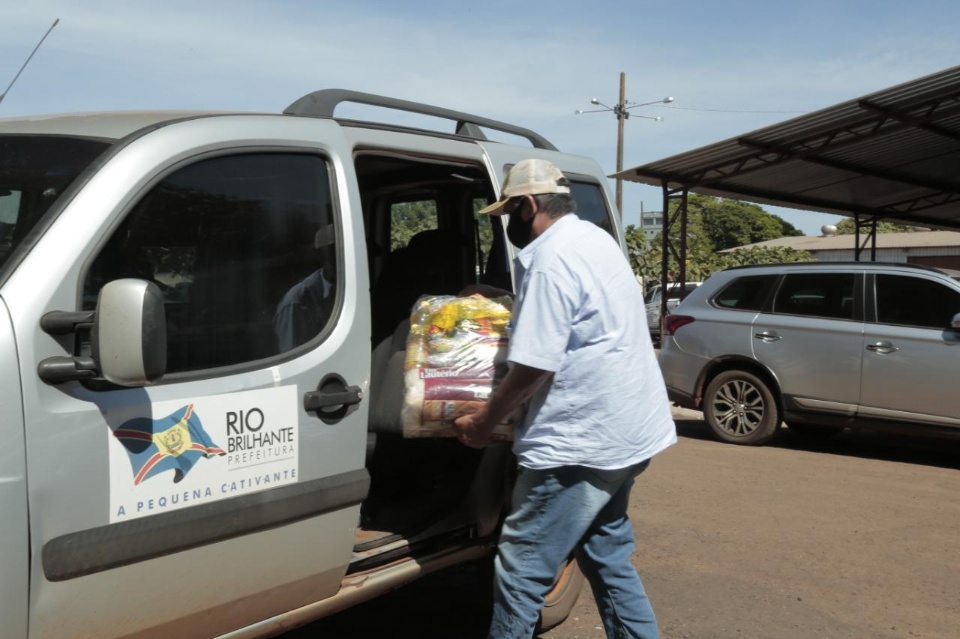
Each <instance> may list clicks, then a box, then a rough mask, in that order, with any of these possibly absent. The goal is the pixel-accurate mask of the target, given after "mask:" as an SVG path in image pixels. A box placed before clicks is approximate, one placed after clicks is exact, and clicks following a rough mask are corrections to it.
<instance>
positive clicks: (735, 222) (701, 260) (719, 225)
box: [625, 194, 814, 281]
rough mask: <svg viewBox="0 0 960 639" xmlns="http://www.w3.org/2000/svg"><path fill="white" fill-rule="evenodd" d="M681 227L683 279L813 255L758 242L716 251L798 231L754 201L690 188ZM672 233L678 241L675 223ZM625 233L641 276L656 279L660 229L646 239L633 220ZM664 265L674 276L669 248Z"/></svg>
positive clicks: (659, 266) (807, 258)
mask: <svg viewBox="0 0 960 639" xmlns="http://www.w3.org/2000/svg"><path fill="white" fill-rule="evenodd" d="M674 211H675V209H672V210H671V211H670V213H671V214H672V213H673V212H674ZM665 217H666V216H665ZM686 232H687V259H686V279H687V281H700V280H705V279H706V278H707V277H709V276H710V275H711V274H713V273H715V272H717V271H722V270H723V269H726V268H730V267H731V266H743V265H748V264H774V263H781V262H811V261H814V258H813V256H812V255H810V253H808V252H807V251H798V250H796V249H791V248H787V247H766V246H757V247H752V248H749V249H739V250H736V251H730V252H727V253H720V252H719V251H723V250H725V249H730V248H734V247H737V246H743V245H744V244H753V243H756V242H763V241H766V240H772V239H776V238H778V237H786V236H799V235H803V233H802V232H801V231H798V230H797V229H796V228H795V227H794V226H793V225H792V224H790V223H788V222H786V221H784V220H782V219H781V218H779V217H777V216H775V215H772V214H770V213H767V212H766V211H764V210H763V209H762V208H761V207H759V206H757V205H755V204H748V203H743V202H735V201H732V200H723V199H720V198H715V197H710V196H704V195H699V194H691V195H690V196H689V197H688V199H687V227H686ZM671 233H672V234H673V236H672V237H671V241H672V243H673V244H674V246H679V244H680V237H679V233H680V230H679V227H677V228H673V229H671ZM625 235H626V244H627V256H628V258H629V260H630V265H631V267H632V268H633V271H634V273H636V274H637V276H638V277H639V278H641V279H642V280H643V281H651V280H659V279H660V272H661V269H662V257H663V253H662V248H661V246H662V239H663V238H662V237H661V235H660V234H657V236H656V237H654V238H653V239H652V241H650V242H649V243H648V242H647V239H646V234H645V233H644V232H643V231H642V230H641V229H638V228H637V227H635V226H633V225H630V226H628V227H627V228H626V233H625ZM667 269H668V271H669V272H670V273H671V275H670V277H676V276H677V274H678V273H679V271H680V268H679V264H678V262H677V260H676V256H675V255H673V254H672V253H670V254H669V255H668V259H667Z"/></svg>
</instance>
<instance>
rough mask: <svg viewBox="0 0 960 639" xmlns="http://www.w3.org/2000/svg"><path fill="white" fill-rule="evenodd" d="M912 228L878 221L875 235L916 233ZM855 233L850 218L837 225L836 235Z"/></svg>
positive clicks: (852, 221)
mask: <svg viewBox="0 0 960 639" xmlns="http://www.w3.org/2000/svg"><path fill="white" fill-rule="evenodd" d="M918 230H919V229H917V228H916V227H914V226H908V225H906V224H898V223H897V222H887V221H886V220H880V221H879V222H877V233H913V232H915V231H918ZM855 232H856V222H854V219H853V218H852V217H847V218H844V219H842V220H840V222H838V223H837V235H853V234H854V233H855Z"/></svg>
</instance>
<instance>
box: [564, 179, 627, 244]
mask: <svg viewBox="0 0 960 639" xmlns="http://www.w3.org/2000/svg"><path fill="white" fill-rule="evenodd" d="M570 195H571V196H573V199H574V200H576V202H577V217H579V218H580V219H581V220H587V221H589V222H593V223H594V224H596V225H597V226H599V227H600V228H602V229H603V230H604V231H606V232H607V233H609V234H610V235H613V236H614V237H616V234H615V233H614V232H613V226H612V224H611V223H610V212H609V211H608V210H607V205H606V203H605V201H604V199H603V192H602V191H601V190H600V187H599V186H598V185H596V184H589V183H585V182H573V181H571V182H570Z"/></svg>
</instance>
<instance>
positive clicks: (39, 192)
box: [0, 135, 109, 272]
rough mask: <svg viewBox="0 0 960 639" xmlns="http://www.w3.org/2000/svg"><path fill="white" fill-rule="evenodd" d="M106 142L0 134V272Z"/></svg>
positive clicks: (106, 145)
mask: <svg viewBox="0 0 960 639" xmlns="http://www.w3.org/2000/svg"><path fill="white" fill-rule="evenodd" d="M108 146H109V144H108V143H106V142H103V141H99V140H87V139H82V138H68V137H62V136H53V135H50V136H33V135H29V136H28V135H0V272H2V271H3V270H4V268H5V265H6V262H7V259H8V258H9V256H10V255H11V253H13V251H14V249H16V248H17V246H19V245H20V243H21V242H22V241H23V239H24V238H25V237H27V235H28V234H29V232H30V231H31V230H32V229H33V228H34V227H35V226H36V225H37V222H38V221H40V219H41V218H42V217H43V214H44V213H46V212H47V210H48V209H49V208H50V207H51V206H52V205H53V203H54V202H56V201H57V199H58V198H59V197H60V196H61V195H62V194H63V192H64V191H65V190H66V189H67V187H68V186H70V183H71V182H73V181H74V180H75V179H76V177H77V175H79V174H80V172H81V171H83V170H84V169H85V168H86V167H87V166H89V164H90V163H91V162H93V160H94V159H95V158H96V157H97V156H98V155H100V154H101V153H102V152H103V151H104V149H106V148H107V147H108Z"/></svg>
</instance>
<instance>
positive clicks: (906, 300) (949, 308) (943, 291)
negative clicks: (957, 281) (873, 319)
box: [876, 274, 960, 329]
mask: <svg viewBox="0 0 960 639" xmlns="http://www.w3.org/2000/svg"><path fill="white" fill-rule="evenodd" d="M876 287H877V289H876V290H877V321H878V322H879V323H881V324H899V325H903V326H919V327H923V328H937V329H944V328H947V327H949V326H950V321H951V320H952V319H953V316H954V315H956V314H957V313H960V293H958V292H957V291H955V290H953V289H951V288H948V287H946V286H944V285H943V284H940V283H938V282H934V281H932V280H928V279H924V278H921V277H910V276H907V275H883V274H879V275H877V279H876Z"/></svg>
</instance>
